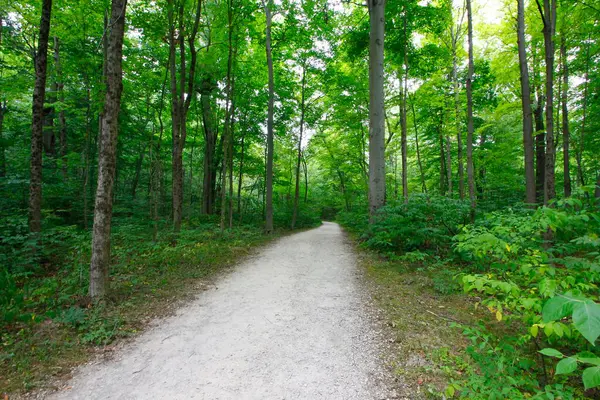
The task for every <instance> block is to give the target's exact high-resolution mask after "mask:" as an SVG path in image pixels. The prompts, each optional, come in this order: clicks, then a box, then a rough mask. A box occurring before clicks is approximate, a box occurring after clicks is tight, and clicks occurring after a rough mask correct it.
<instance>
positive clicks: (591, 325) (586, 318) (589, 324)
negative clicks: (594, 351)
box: [573, 300, 600, 345]
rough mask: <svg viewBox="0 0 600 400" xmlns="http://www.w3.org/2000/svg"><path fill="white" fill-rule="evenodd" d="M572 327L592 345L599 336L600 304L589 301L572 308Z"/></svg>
mask: <svg viewBox="0 0 600 400" xmlns="http://www.w3.org/2000/svg"><path fill="white" fill-rule="evenodd" d="M573 325H574V326H575V329H577V330H578V331H579V333H581V334H582V335H583V337H584V338H586V339H587V340H588V341H589V342H590V343H591V344H592V345H594V344H595V343H596V339H598V336H600V304H596V303H594V302H593V301H591V300H587V301H585V302H583V303H576V304H575V305H574V307H573Z"/></svg>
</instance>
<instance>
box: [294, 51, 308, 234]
mask: <svg viewBox="0 0 600 400" xmlns="http://www.w3.org/2000/svg"><path fill="white" fill-rule="evenodd" d="M305 91H306V61H305V64H304V65H303V66H302V89H301V95H300V98H301V100H300V135H299V136H298V157H297V160H296V190H295V192H294V210H293V212H292V224H291V229H292V230H293V229H294V227H295V226H296V218H297V217H298V202H299V199H300V164H301V162H302V136H303V134H304V113H305V101H304V100H305Z"/></svg>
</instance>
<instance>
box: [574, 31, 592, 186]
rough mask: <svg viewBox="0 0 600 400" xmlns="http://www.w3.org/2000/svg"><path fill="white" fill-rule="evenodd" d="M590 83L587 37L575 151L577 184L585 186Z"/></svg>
mask: <svg viewBox="0 0 600 400" xmlns="http://www.w3.org/2000/svg"><path fill="white" fill-rule="evenodd" d="M589 84H590V43H589V37H588V43H587V46H586V59H585V77H584V86H583V112H582V116H581V134H580V135H579V146H578V147H579V148H578V151H577V157H576V161H577V176H578V178H579V184H580V185H581V186H585V174H584V173H583V161H582V158H583V149H584V148H585V147H584V142H585V124H586V119H587V105H588V100H587V99H588V88H589Z"/></svg>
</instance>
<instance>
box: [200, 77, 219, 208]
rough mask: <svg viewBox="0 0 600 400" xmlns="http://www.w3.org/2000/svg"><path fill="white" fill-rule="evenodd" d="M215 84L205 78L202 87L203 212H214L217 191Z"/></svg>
mask: <svg viewBox="0 0 600 400" xmlns="http://www.w3.org/2000/svg"><path fill="white" fill-rule="evenodd" d="M213 88H214V86H213V84H212V83H211V81H210V78H205V79H204V80H203V82H202V86H201V89H200V102H201V103H202V125H203V127H204V171H203V173H204V177H203V179H202V214H212V213H213V207H214V197H213V196H214V193H215V182H214V177H215V158H216V157H215V151H216V142H217V137H216V132H215V129H214V124H213V115H212V109H211V93H212V91H213Z"/></svg>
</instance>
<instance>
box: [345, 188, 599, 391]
mask: <svg viewBox="0 0 600 400" xmlns="http://www.w3.org/2000/svg"><path fill="white" fill-rule="evenodd" d="M468 214H469V208H468V204H465V203H464V202H461V201H459V200H452V199H443V198H430V199H427V198H424V197H413V198H411V199H410V201H409V204H408V206H407V205H404V204H390V205H388V206H386V207H383V208H382V209H381V210H379V212H378V214H377V215H376V216H375V218H374V222H373V224H371V225H368V218H367V215H366V212H354V213H342V214H341V215H340V216H339V221H340V222H341V223H342V224H343V225H344V226H345V227H346V228H347V229H349V230H350V231H352V232H354V233H355V234H356V236H357V237H358V239H359V241H360V243H361V246H362V247H364V248H367V249H370V250H373V251H376V252H378V254H379V255H380V257H382V262H385V263H387V264H390V265H394V266H396V267H388V268H392V269H395V270H396V272H395V274H396V275H398V276H399V277H400V278H399V279H405V278H406V277H407V276H419V277H422V278H423V279H426V280H427V281H428V285H427V286H428V290H430V291H431V292H433V293H436V295H437V296H441V297H444V296H455V295H456V293H460V292H462V293H464V294H462V295H459V296H461V297H463V298H465V299H467V297H465V296H469V297H470V298H471V299H472V304H471V305H468V307H469V308H470V309H471V310H472V311H473V312H474V313H477V315H479V316H478V317H477V318H475V319H473V320H471V321H467V322H466V321H452V319H446V321H445V323H446V324H452V326H453V329H454V330H455V331H458V332H460V333H461V334H462V335H463V337H464V338H465V339H466V340H467V344H466V345H465V346H464V347H462V348H461V349H460V351H458V352H457V353H454V354H453V355H452V357H450V356H448V357H441V358H440V357H437V358H436V357H435V356H434V355H435V354H439V352H440V351H442V352H443V351H444V350H443V349H444V348H445V345H440V346H439V347H438V348H437V349H436V350H435V351H433V352H432V353H431V354H429V360H430V361H431V362H432V363H433V364H435V365H437V367H436V368H439V369H442V370H445V371H446V380H445V381H446V384H445V387H444V388H440V387H439V386H438V387H437V389H432V390H430V391H429V392H430V394H431V395H433V396H434V397H436V396H439V397H446V398H448V397H456V398H465V399H515V398H531V399H582V398H597V396H598V395H600V391H599V390H598V387H600V350H599V349H598V347H597V346H596V342H597V339H598V337H599V336H600V304H598V300H599V295H600V292H599V290H598V282H599V281H600V239H599V238H598V233H599V232H600V214H599V211H598V205H597V204H595V202H594V199H593V197H592V196H590V195H589V194H586V193H579V195H578V196H576V197H573V198H568V199H565V200H562V201H558V202H555V203H553V204H552V205H551V207H541V208H538V209H537V210H532V209H530V208H527V207H525V206H523V205H520V204H516V205H515V206H512V207H508V208H502V209H496V210H494V211H490V212H482V211H480V212H478V213H477V219H476V221H475V222H474V223H470V221H469V218H468V217H469V215H468ZM386 279H387V280H388V281H390V282H392V286H393V285H396V288H397V292H398V293H397V294H392V296H396V297H400V296H401V294H400V293H399V292H400V291H401V290H404V291H406V285H405V284H401V283H398V281H397V280H395V279H393V274H392V275H390V274H389V273H387V274H386ZM394 282H395V283H394ZM388 292H389V293H394V290H391V289H390V290H388ZM414 295H415V296H416V297H417V298H423V296H426V295H425V294H423V293H414ZM461 304H462V305H465V304H468V303H461ZM461 307H462V306H458V305H457V306H455V307H454V309H452V311H451V314H453V313H460V312H462V311H463V310H461ZM407 312H408V311H407ZM388 313H389V310H388ZM392 314H393V313H392ZM442 319H443V318H442ZM434 334H435V333H434ZM447 350H448V351H449V348H448V349H447ZM449 354H450V353H449ZM459 364H460V365H467V366H468V367H465V368H463V367H461V368H459V369H456V368H458V367H456V365H459Z"/></svg>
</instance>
